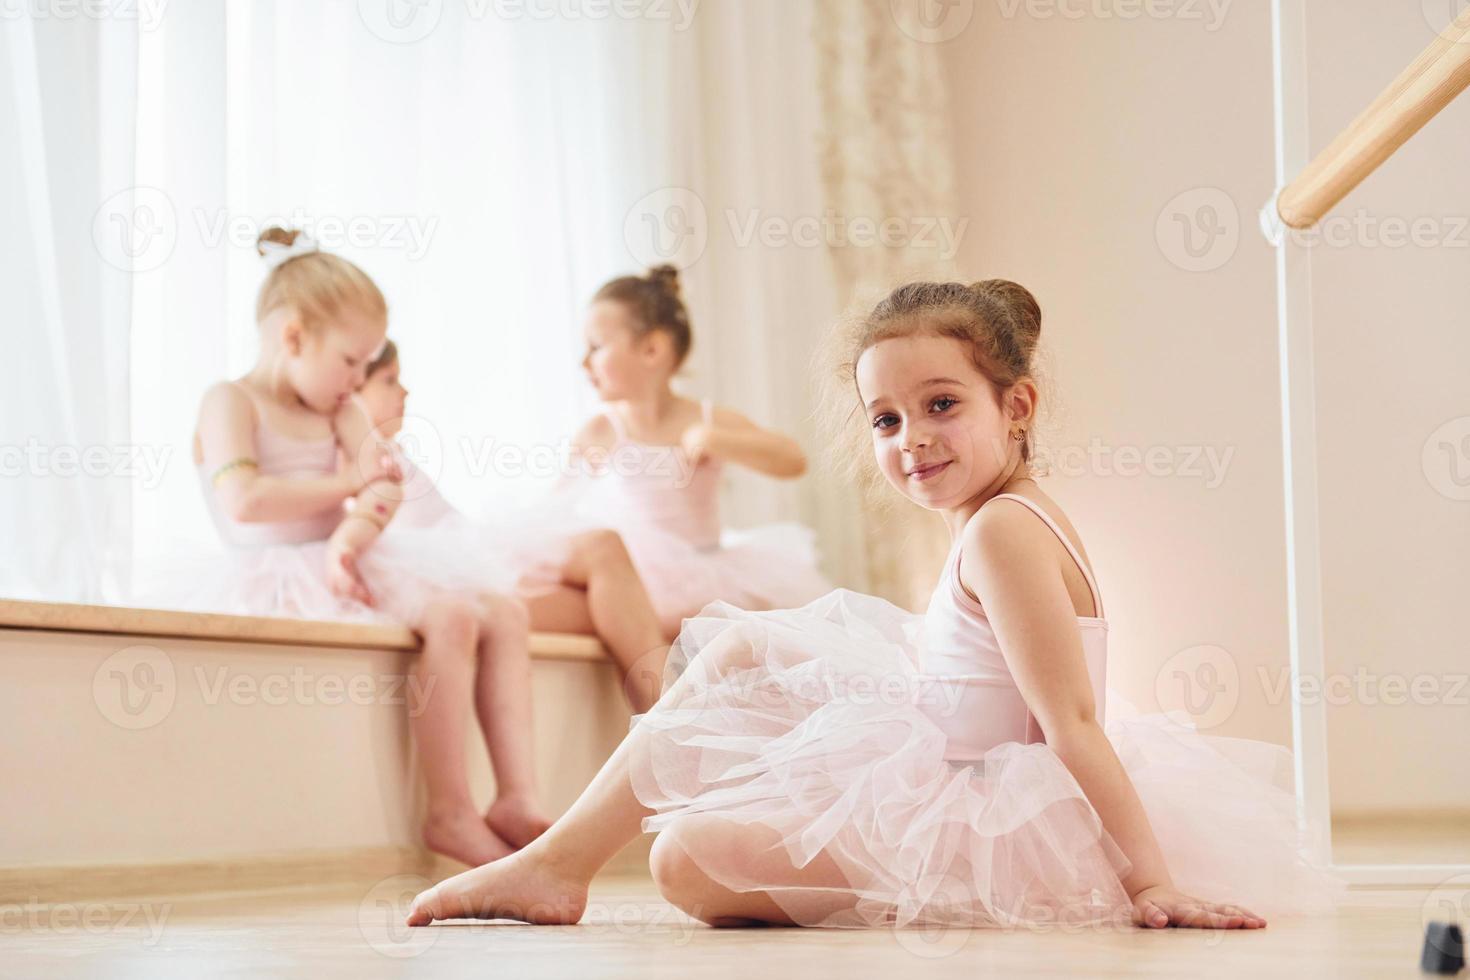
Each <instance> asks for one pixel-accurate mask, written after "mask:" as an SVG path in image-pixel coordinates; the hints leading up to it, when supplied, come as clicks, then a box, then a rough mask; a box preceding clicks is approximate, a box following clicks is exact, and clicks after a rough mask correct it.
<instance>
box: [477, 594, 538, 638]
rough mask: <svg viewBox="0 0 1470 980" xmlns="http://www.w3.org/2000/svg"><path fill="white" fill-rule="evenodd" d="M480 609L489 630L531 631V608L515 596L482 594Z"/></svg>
mask: <svg viewBox="0 0 1470 980" xmlns="http://www.w3.org/2000/svg"><path fill="white" fill-rule="evenodd" d="M480 610H481V613H482V621H483V622H484V625H485V627H486V629H488V630H494V631H504V632H512V633H529V632H530V630H531V613H530V610H528V609H527V608H526V604H525V603H524V602H522V601H521V600H520V599H517V598H515V597H514V596H508V595H501V594H499V593H495V592H490V593H486V594H485V595H482V596H480Z"/></svg>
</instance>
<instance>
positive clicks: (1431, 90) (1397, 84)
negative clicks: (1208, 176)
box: [1276, 7, 1470, 228]
mask: <svg viewBox="0 0 1470 980" xmlns="http://www.w3.org/2000/svg"><path fill="white" fill-rule="evenodd" d="M1467 86H1470V7H1467V8H1466V9H1465V10H1463V11H1461V13H1460V15H1459V16H1458V17H1456V18H1455V21H1454V23H1452V24H1450V26H1448V27H1446V28H1445V29H1444V30H1443V31H1441V32H1440V34H1439V37H1437V38H1435V40H1434V42H1433V43H1432V44H1430V45H1429V47H1427V48H1425V49H1424V53H1423V54H1421V55H1419V57H1418V58H1416V59H1415V60H1414V63H1413V64H1411V65H1409V67H1408V68H1406V69H1404V71H1403V73H1402V74H1401V75H1399V77H1398V78H1396V79H1394V80H1393V84H1391V85H1389V86H1388V88H1386V89H1385V90H1384V91H1383V94H1381V95H1380V96H1378V98H1377V99H1375V100H1374V101H1373V103H1372V104H1371V105H1369V106H1368V108H1367V109H1365V110H1364V111H1363V113H1362V114H1361V115H1360V116H1358V118H1357V119H1354V120H1353V122H1352V124H1351V125H1349V126H1348V128H1347V129H1345V130H1343V131H1342V133H1341V134H1340V135H1339V136H1338V137H1337V139H1335V140H1333V141H1332V143H1331V144H1329V145H1328V147H1327V148H1326V149H1325V150H1323V151H1322V152H1321V153H1319V154H1317V156H1316V158H1315V159H1313V160H1312V162H1311V163H1309V164H1307V167H1306V169H1304V170H1303V171H1302V172H1301V174H1300V175H1298V176H1297V178H1296V179H1295V180H1293V181H1292V182H1291V183H1290V184H1288V185H1287V186H1286V187H1285V188H1283V189H1282V191H1281V193H1280V194H1279V195H1278V196H1277V198H1276V211H1277V213H1278V214H1280V216H1281V220H1282V221H1284V222H1285V223H1286V224H1287V225H1288V226H1289V227H1292V228H1310V227H1312V226H1313V225H1315V224H1316V223H1317V222H1318V221H1320V220H1321V219H1322V216H1323V215H1324V214H1326V213H1327V212H1328V211H1330V210H1332V208H1333V207H1334V206H1335V205H1336V204H1337V203H1338V202H1339V201H1341V200H1342V199H1343V198H1344V197H1346V196H1347V195H1348V193H1349V192H1351V191H1352V189H1353V188H1354V187H1357V186H1358V185H1359V184H1360V183H1362V182H1363V180H1364V179H1365V178H1367V177H1368V175H1369V174H1371V173H1373V171H1375V170H1377V169H1378V167H1379V166H1380V165H1381V164H1382V163H1383V161H1385V160H1387V159H1388V158H1389V157H1390V156H1392V155H1393V153H1394V151H1395V150H1397V149H1398V148H1399V147H1401V146H1403V145H1404V143H1405V142H1407V141H1408V139H1409V137H1411V136H1413V135H1414V134H1415V133H1417V132H1418V131H1419V130H1420V129H1421V128H1423V126H1424V124H1425V123H1427V122H1429V120H1431V119H1433V118H1434V116H1435V115H1436V114H1437V113H1438V112H1439V111H1440V110H1441V109H1443V108H1444V107H1445V106H1447V105H1449V104H1450V102H1451V101H1452V100H1453V99H1454V98H1455V96H1457V95H1459V94H1460V93H1461V92H1463V91H1464V90H1465V88H1466V87H1467Z"/></svg>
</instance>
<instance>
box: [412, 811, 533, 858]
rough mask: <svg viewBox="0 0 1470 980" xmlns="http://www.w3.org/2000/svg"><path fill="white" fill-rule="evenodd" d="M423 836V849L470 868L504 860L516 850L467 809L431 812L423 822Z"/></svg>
mask: <svg viewBox="0 0 1470 980" xmlns="http://www.w3.org/2000/svg"><path fill="white" fill-rule="evenodd" d="M423 836H424V846H426V847H427V848H428V849H429V850H431V851H433V852H435V853H436V854H443V855H444V856H445V857H450V858H453V859H454V860H456V861H460V862H463V863H464V864H468V865H471V866H477V865H481V864H485V863H487V862H489V861H494V860H496V859H498V858H503V857H505V856H506V855H507V854H509V853H510V852H511V851H512V850H514V848H512V847H511V846H510V845H509V844H507V843H506V842H505V841H504V840H502V839H501V838H500V837H499V835H497V834H496V833H495V831H493V830H491V829H490V827H489V826H488V825H487V824H486V823H485V821H483V820H481V819H480V815H479V814H478V813H476V812H475V811H474V810H472V809H470V808H468V807H466V808H464V809H462V810H449V811H443V812H436V811H433V810H430V811H429V816H428V818H427V819H426V820H425V821H424V832H423Z"/></svg>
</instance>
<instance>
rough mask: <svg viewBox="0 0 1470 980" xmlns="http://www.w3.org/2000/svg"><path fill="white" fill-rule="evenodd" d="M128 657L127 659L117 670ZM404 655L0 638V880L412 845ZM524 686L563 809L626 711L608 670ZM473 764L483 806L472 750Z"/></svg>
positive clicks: (552, 668) (484, 781)
mask: <svg viewBox="0 0 1470 980" xmlns="http://www.w3.org/2000/svg"><path fill="white" fill-rule="evenodd" d="M130 648H141V650H142V652H141V653H140V654H139V655H138V656H136V657H133V658H132V659H128V658H127V655H124V656H123V658H122V659H117V657H118V655H119V654H120V653H121V652H122V651H125V650H128V649H130ZM408 656H409V655H408V654H404V653H391V652H386V651H372V650H324V649H300V648H287V647H279V646H268V645H262V644H242V643H225V642H213V641H199V640H182V639H150V638H137V637H117V636H107V635H102V634H72V633H42V632H34V631H29V630H0V714H3V716H4V717H5V719H6V722H7V724H8V725H9V726H10V730H11V731H12V732H16V733H26V735H25V737H24V738H11V739H7V740H6V742H5V743H4V746H3V747H0V785H4V786H7V787H11V788H13V791H15V792H21V793H23V795H24V800H23V801H22V800H20V799H12V800H11V801H10V802H11V803H12V804H15V805H12V806H11V807H10V812H9V813H8V814H7V816H6V819H5V824H4V826H5V833H4V836H3V841H0V868H13V867H21V866H34V865H42V866H49V865H60V864H112V863H142V864H148V863H155V862H180V861H196V860H211V859H225V858H235V857H251V856H257V855H262V854H279V853H283V852H310V851H322V850H334V851H340V850H346V849H355V848H374V847H387V846H414V845H416V844H417V843H418V823H417V819H416V816H415V813H416V810H417V809H418V807H419V806H420V805H421V803H420V794H419V790H418V785H419V784H418V778H417V773H416V767H415V766H414V765H413V762H412V759H411V755H410V741H409V738H408V724H407V716H406V706H405V705H404V704H402V703H397V702H395V701H394V700H393V699H394V698H395V697H401V696H402V695H403V694H404V689H403V688H402V687H400V686H399V685H398V679H401V678H402V677H403V672H404V670H405V668H406V666H407V664H408ZM139 665H144V666H145V667H146V671H147V672H146V673H134V671H135V670H136V669H137V667H138V666H139ZM119 671H121V672H123V675H124V676H122V677H121V678H120V677H118V676H117V673H118V672H119ZM298 678H300V679H299V680H298ZM533 679H534V697H535V706H536V719H535V730H534V733H533V734H532V735H531V738H532V740H533V744H534V745H535V748H536V761H537V772H538V778H539V782H540V788H541V791H542V796H543V799H544V801H545V803H546V805H547V808H548V810H549V811H550V812H552V813H560V812H561V810H562V809H564V808H565V807H566V806H567V805H569V804H570V803H571V801H572V800H573V799H575V798H576V796H577V794H578V793H580V792H581V790H582V789H583V787H585V786H586V784H587V782H588V781H589V780H590V779H591V777H592V775H593V774H594V773H595V772H596V771H597V769H598V768H599V767H600V766H601V764H602V762H603V761H604V760H605V759H606V757H607V755H608V753H609V752H611V751H612V749H613V748H614V747H615V746H616V744H617V742H618V740H619V739H620V738H621V736H622V735H623V734H624V733H626V731H627V719H628V715H627V710H626V708H625V707H624V706H623V703H622V700H621V696H620V693H619V690H618V684H617V681H616V678H615V676H614V675H613V673H612V670H611V668H610V667H609V666H605V665H599V664H585V663H572V662H547V661H538V662H537V663H536V665H535V671H534V675H533ZM120 682H122V683H126V691H127V694H128V698H129V700H128V707H124V702H123V701H122V700H121V698H120V692H121V691H122V690H123V689H122V688H119V686H118V684H119V683H120ZM221 682H223V686H221ZM364 683H365V684H367V685H370V686H369V687H368V688H356V687H352V686H350V685H357V684H364ZM354 690H368V691H371V692H373V693H374V695H381V696H380V697H379V696H374V697H371V698H368V699H366V700H369V701H370V702H371V703H361V702H362V701H363V700H365V699H364V698H362V697H358V696H351V697H349V696H348V692H349V691H354ZM144 691H152V692H155V693H154V695H153V696H151V697H148V698H145V697H144V696H143V692H144ZM431 696H432V692H431ZM129 708H131V709H133V710H132V711H131V712H130V711H129ZM470 766H471V778H472V785H473V786H474V787H475V790H476V797H477V799H479V800H480V801H482V802H485V803H488V801H489V800H490V799H491V798H492V796H493V780H492V779H491V777H490V774H489V767H488V761H487V759H486V757H485V752H484V748H483V745H482V744H481V745H476V746H473V747H472V749H471V754H470ZM21 802H24V805H23V806H22V805H19V804H20V803H21Z"/></svg>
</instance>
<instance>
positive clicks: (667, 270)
mask: <svg viewBox="0 0 1470 980" xmlns="http://www.w3.org/2000/svg"><path fill="white" fill-rule="evenodd" d="M648 281H649V282H650V283H652V284H653V285H654V286H656V287H658V288H659V289H661V290H663V291H664V292H666V293H668V294H669V295H670V296H675V297H677V296H678V295H679V270H678V269H677V268H675V267H674V266H672V265H656V266H654V267H653V268H652V269H649V270H648Z"/></svg>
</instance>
